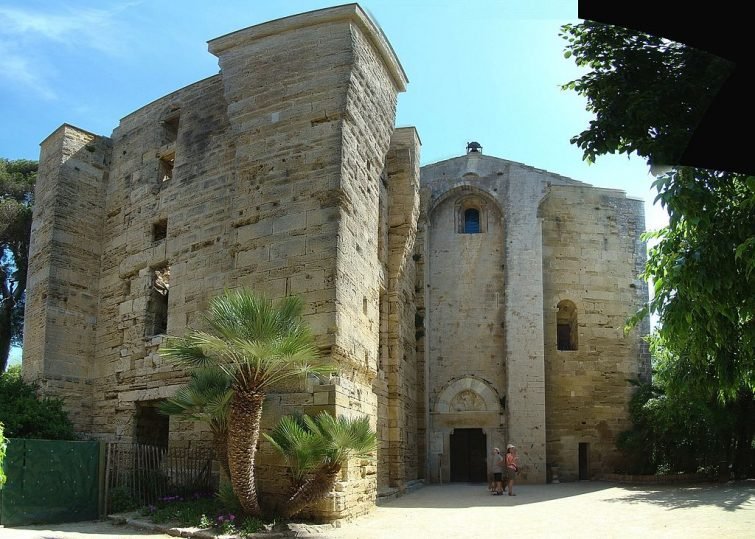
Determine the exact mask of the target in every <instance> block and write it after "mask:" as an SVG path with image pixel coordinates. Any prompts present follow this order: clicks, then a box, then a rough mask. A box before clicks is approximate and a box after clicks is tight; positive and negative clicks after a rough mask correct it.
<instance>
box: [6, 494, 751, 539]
mask: <svg viewBox="0 0 755 539" xmlns="http://www.w3.org/2000/svg"><path fill="white" fill-rule="evenodd" d="M515 492H516V494H517V495H516V496H491V495H490V493H489V492H488V491H487V490H486V487H485V485H467V484H453V485H442V486H438V485H430V486H427V487H424V488H420V489H419V490H417V491H415V492H413V493H411V494H408V495H406V496H403V497H401V498H397V499H395V500H392V501H390V502H387V503H386V504H384V505H381V506H379V507H377V508H376V509H375V510H374V511H372V512H371V513H370V514H369V515H366V516H364V517H360V518H358V519H354V520H353V521H351V522H345V523H342V524H341V525H340V527H338V528H334V527H328V526H305V527H302V528H301V529H300V531H302V532H308V533H307V536H309V537H327V538H334V539H337V538H345V539H382V538H385V539H388V538H390V539H446V538H479V537H508V536H517V537H527V538H550V537H553V538H559V539H563V538H571V537H574V538H585V537H600V538H632V539H638V538H639V539H650V538H654V537H663V538H670V539H695V538H698V537H699V538H702V537H704V538H706V539H710V538H711V537H726V538H727V539H738V538H747V539H752V538H755V481H750V482H743V483H736V484H726V485H719V484H710V483H706V484H700V485H691V486H687V485H683V486H643V487H637V486H624V485H617V484H613V483H601V482H585V483H563V484H560V485H521V486H517V487H516V488H515ZM131 537H133V538H138V539H167V538H169V537H170V536H169V535H162V534H159V533H154V532H150V531H142V530H139V529H136V528H132V527H129V526H123V525H120V526H118V525H113V524H111V523H110V522H79V523H73V524H59V525H54V526H25V527H22V528H13V529H9V528H4V529H3V528H0V538H2V539H116V538H119V539H120V538H131Z"/></svg>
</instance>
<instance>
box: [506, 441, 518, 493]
mask: <svg viewBox="0 0 755 539" xmlns="http://www.w3.org/2000/svg"><path fill="white" fill-rule="evenodd" d="M518 471H519V457H517V456H516V447H515V446H514V445H513V444H509V445H507V446H506V479H507V480H508V486H509V496H516V494H514V479H515V478H516V474H517V472H518ZM502 494H503V493H502Z"/></svg>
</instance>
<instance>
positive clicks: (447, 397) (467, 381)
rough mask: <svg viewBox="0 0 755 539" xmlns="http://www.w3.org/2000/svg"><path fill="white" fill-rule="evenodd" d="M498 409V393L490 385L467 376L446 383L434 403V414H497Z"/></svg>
mask: <svg viewBox="0 0 755 539" xmlns="http://www.w3.org/2000/svg"><path fill="white" fill-rule="evenodd" d="M499 409H500V399H499V397H498V393H497V392H496V391H495V389H493V388H492V387H491V386H490V384H488V383H487V382H485V381H483V380H480V379H479V378H475V377H473V376H467V377H464V378H459V379H457V380H453V381H452V382H450V383H448V384H447V385H446V387H444V388H443V390H442V391H441V392H440V395H438V398H437V400H436V401H435V412H438V413H455V412H497V411H499Z"/></svg>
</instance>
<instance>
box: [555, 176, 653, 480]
mask: <svg viewBox="0 0 755 539" xmlns="http://www.w3.org/2000/svg"><path fill="white" fill-rule="evenodd" d="M541 215H542V219H543V273H544V295H543V301H544V315H543V320H544V326H545V369H546V408H547V427H548V463H549V464H550V465H553V466H557V467H558V470H559V478H560V479H562V480H567V481H568V480H575V479H578V478H580V463H579V446H580V444H587V445H585V446H584V447H583V449H582V451H583V463H582V478H587V479H592V478H594V477H597V476H599V475H600V474H602V473H612V472H613V471H614V467H615V464H616V460H617V459H618V458H619V455H618V453H617V450H616V447H615V443H616V438H617V436H618V435H619V433H620V432H621V431H622V430H625V429H627V428H629V427H630V426H631V423H630V421H629V415H628V411H627V405H628V402H629V399H630V397H631V393H632V386H631V385H630V384H629V383H628V382H627V380H630V379H637V378H645V377H646V375H647V372H648V369H649V361H648V359H647V356H646V355H643V348H644V347H643V343H642V341H641V338H640V337H641V336H642V335H644V334H647V327H646V326H645V327H642V326H641V327H639V328H635V329H634V330H633V331H632V332H630V333H629V334H627V335H625V334H624V326H625V324H626V321H627V319H628V318H629V317H630V316H632V315H633V314H634V312H635V311H636V310H637V309H639V308H640V307H641V306H642V305H643V304H644V302H646V301H647V297H648V296H647V294H648V291H647V286H646V284H645V283H644V282H642V281H640V280H639V279H638V277H637V275H638V271H639V269H641V266H642V264H644V261H645V246H644V244H643V243H642V242H641V241H640V240H639V236H640V234H641V233H642V232H643V231H644V214H643V209H642V203H641V201H638V200H632V199H628V198H626V196H625V195H624V194H623V192H619V191H612V190H607V189H595V188H587V187H573V186H556V185H554V186H551V188H550V192H549V194H548V196H547V197H546V199H545V201H544V202H543V204H542V207H541ZM564 300H568V301H571V302H573V303H574V305H575V306H576V311H577V323H578V329H577V331H578V341H577V346H576V348H577V349H576V350H559V349H558V346H557V336H556V331H557V330H556V322H557V317H556V313H557V310H558V308H557V306H558V304H559V302H561V301H564ZM585 459H586V460H585Z"/></svg>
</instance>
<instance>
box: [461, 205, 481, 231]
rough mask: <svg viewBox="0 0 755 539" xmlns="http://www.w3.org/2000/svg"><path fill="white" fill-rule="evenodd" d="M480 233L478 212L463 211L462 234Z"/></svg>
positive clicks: (474, 209) (471, 209)
mask: <svg viewBox="0 0 755 539" xmlns="http://www.w3.org/2000/svg"><path fill="white" fill-rule="evenodd" d="M479 233H480V210H478V209H477V208H468V209H466V210H464V234H479Z"/></svg>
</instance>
